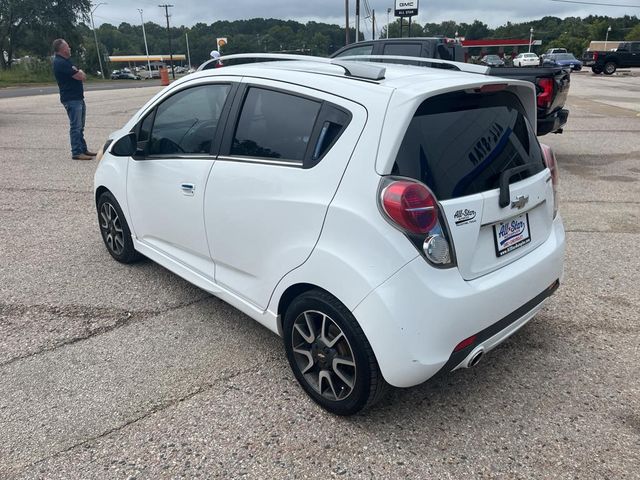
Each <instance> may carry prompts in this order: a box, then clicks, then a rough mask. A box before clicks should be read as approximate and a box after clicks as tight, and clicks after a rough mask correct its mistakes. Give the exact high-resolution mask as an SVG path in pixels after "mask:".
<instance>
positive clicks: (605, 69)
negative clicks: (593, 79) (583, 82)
mask: <svg viewBox="0 0 640 480" xmlns="http://www.w3.org/2000/svg"><path fill="white" fill-rule="evenodd" d="M582 63H583V64H584V65H585V66H587V67H591V71H592V72H593V73H596V74H600V73H604V74H605V75H613V74H614V73H615V71H616V70H617V69H618V68H620V67H623V68H624V67H640V42H622V43H621V44H620V45H619V46H618V48H617V49H616V50H614V51H608V52H605V51H592V52H584V55H583V56H582Z"/></svg>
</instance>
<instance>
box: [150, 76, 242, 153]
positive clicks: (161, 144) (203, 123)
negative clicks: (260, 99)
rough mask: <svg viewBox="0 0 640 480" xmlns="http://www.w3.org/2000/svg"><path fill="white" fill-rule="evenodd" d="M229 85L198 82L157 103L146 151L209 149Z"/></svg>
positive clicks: (193, 151) (166, 151)
mask: <svg viewBox="0 0 640 480" xmlns="http://www.w3.org/2000/svg"><path fill="white" fill-rule="evenodd" d="M230 88H231V87H230V86H229V85H202V86H199V87H193V88H189V89H186V90H183V91H181V92H178V93H176V94H175V95H173V96H171V97H170V98H169V99H167V100H165V101H164V102H163V103H161V104H160V105H159V106H158V108H157V113H156V117H155V122H154V123H153V130H152V134H151V142H150V145H149V153H150V154H151V155H166V154H173V153H204V154H207V153H210V151H211V142H212V141H213V137H214V135H215V133H216V128H217V127H218V120H219V119H220V114H221V113H222V108H223V107H224V103H225V100H226V99H227V94H228V93H229V89H230ZM145 121H146V120H145ZM143 128H144V123H143Z"/></svg>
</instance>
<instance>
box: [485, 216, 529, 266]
mask: <svg viewBox="0 0 640 480" xmlns="http://www.w3.org/2000/svg"><path fill="white" fill-rule="evenodd" d="M493 236H494V237H495V241H496V255H497V256H498V257H502V256H503V255H506V254H507V253H509V252H513V251H514V250H515V249H517V248H520V247H522V246H523V245H526V244H527V243H529V242H531V233H530V232H529V215H528V214H526V213H525V214H523V215H519V216H517V217H514V218H510V219H509V220H507V221H506V222H500V223H497V224H495V225H494V226H493Z"/></svg>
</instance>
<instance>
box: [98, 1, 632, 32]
mask: <svg viewBox="0 0 640 480" xmlns="http://www.w3.org/2000/svg"><path fill="white" fill-rule="evenodd" d="M368 1H369V5H370V6H371V8H372V9H375V11H376V18H377V23H378V28H380V27H382V26H383V25H384V24H385V23H386V21H387V14H386V11H387V8H388V7H391V8H392V7H393V6H394V3H395V2H394V0H368ZM585 1H591V2H595V3H612V4H623V5H630V6H629V7H612V6H609V7H604V6H595V5H578V4H571V3H560V2H555V1H552V0H477V1H475V2H473V1H469V0H420V12H419V15H418V17H417V18H416V17H414V21H418V22H419V23H425V22H441V21H443V20H454V21H457V22H472V21H473V20H474V19H478V20H481V21H482V22H484V23H487V24H488V25H489V26H490V27H497V26H499V25H503V24H504V23H506V22H507V21H511V22H513V23H518V22H522V21H526V20H533V19H538V18H541V17H544V16H546V15H553V16H556V17H561V18H564V17H569V16H577V17H585V16H588V15H591V14H593V15H609V16H612V17H619V16H623V15H636V16H639V17H640V0H585ZM106 2H107V4H106V5H100V6H99V7H98V8H97V9H96V10H95V13H94V21H95V22H96V25H99V24H101V23H105V22H108V23H112V24H114V25H119V24H120V23H121V22H129V23H135V24H137V23H140V14H139V12H138V10H137V9H138V8H141V9H142V10H143V14H144V19H145V21H146V22H154V23H158V24H161V25H164V23H165V18H164V9H163V8H159V7H158V5H159V4H160V3H168V4H173V5H174V7H173V8H170V9H169V10H170V14H171V15H172V16H171V19H170V21H171V25H173V26H180V25H185V26H191V25H194V24H195V23H198V22H203V23H206V24H211V23H213V22H215V21H218V20H238V19H249V18H255V17H264V18H280V19H287V20H297V21H300V22H303V23H305V22H307V21H309V20H314V21H317V22H326V23H336V24H339V25H343V24H344V16H345V14H344V7H345V1H344V0H171V1H170V0H163V1H162V2H160V1H156V2H153V1H152V0H106ZM98 3H99V2H98V1H97V0H93V4H94V5H97V4H98ZM349 4H350V7H349V8H350V16H351V26H352V27H353V17H354V13H355V0H349ZM361 5H362V6H361V18H362V17H364V6H363V5H364V0H361ZM632 5H635V6H636V8H633V7H631V6H632ZM391 19H392V20H393V13H392V14H391ZM361 31H362V32H364V33H366V32H370V31H371V23H370V22H367V21H365V20H364V19H361Z"/></svg>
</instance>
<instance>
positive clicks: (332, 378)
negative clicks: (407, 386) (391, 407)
mask: <svg viewBox="0 0 640 480" xmlns="http://www.w3.org/2000/svg"><path fill="white" fill-rule="evenodd" d="M283 330H284V332H283V333H284V344H285V350H286V352H287V359H288V360H289V365H290V366H291V369H292V370H293V373H294V375H295V377H296V379H297V380H298V382H299V383H300V385H301V386H302V388H303V389H304V390H305V392H306V393H307V394H308V395H309V396H310V397H311V398H312V399H313V400H314V401H315V402H316V403H318V404H319V405H320V406H321V407H323V408H324V409H326V410H328V411H330V412H331V413H334V414H336V415H353V414H355V413H357V412H359V411H360V410H362V409H364V408H367V407H370V406H371V405H373V404H374V403H376V402H377V401H378V400H380V398H382V396H383V395H384V393H385V392H386V390H387V383H386V382H385V381H384V379H383V378H382V374H381V373H380V369H379V367H378V362H377V361H376V358H375V355H374V354H373V350H372V349H371V345H369V342H368V341H367V338H366V337H365V335H364V332H363V331H362V329H361V328H360V325H358V322H357V321H356V319H355V318H354V316H353V315H352V314H351V312H350V311H349V310H348V309H347V308H346V307H345V306H344V305H343V304H342V303H340V302H339V301H338V300H337V299H336V298H335V297H333V296H331V295H330V294H328V293H327V292H324V291H321V290H312V291H309V292H306V293H303V294H302V295H300V296H299V297H297V298H296V299H295V300H294V301H293V302H292V303H291V305H290V306H289V308H288V309H287V311H286V313H285V317H284V324H283Z"/></svg>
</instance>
